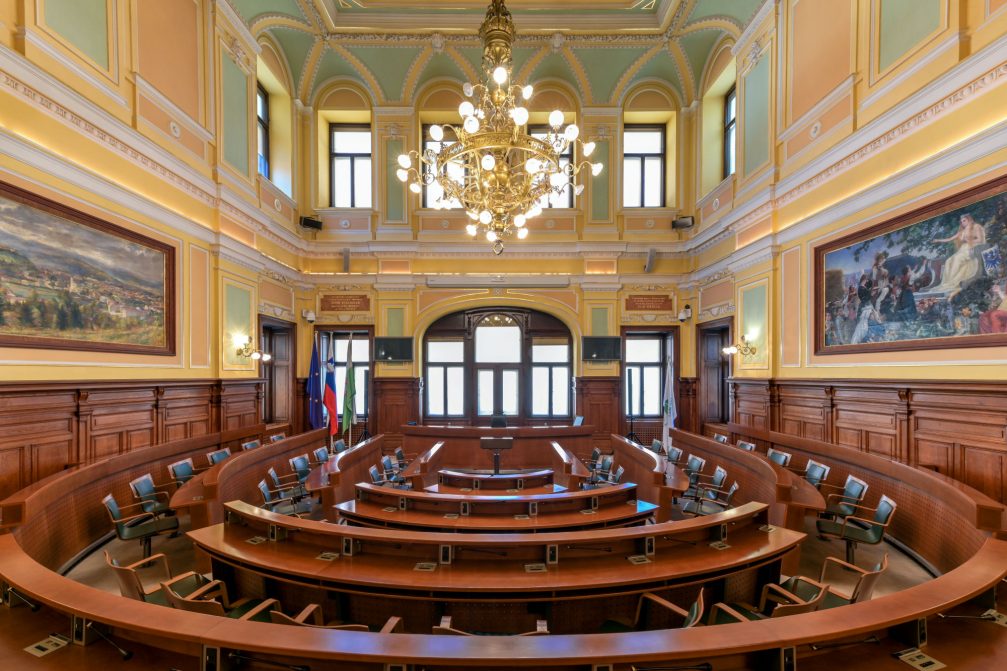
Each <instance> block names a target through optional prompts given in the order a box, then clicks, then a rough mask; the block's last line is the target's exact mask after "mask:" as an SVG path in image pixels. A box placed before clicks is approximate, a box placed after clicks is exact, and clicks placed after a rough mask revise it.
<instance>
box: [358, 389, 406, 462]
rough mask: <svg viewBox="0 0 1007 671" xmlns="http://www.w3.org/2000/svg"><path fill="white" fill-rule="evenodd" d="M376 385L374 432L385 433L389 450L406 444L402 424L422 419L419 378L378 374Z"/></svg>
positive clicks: (385, 445)
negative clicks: (381, 375) (379, 375)
mask: <svg viewBox="0 0 1007 671" xmlns="http://www.w3.org/2000/svg"><path fill="white" fill-rule="evenodd" d="M373 388H374V395H373V397H372V402H371V408H372V413H371V414H372V417H371V418H370V423H371V427H372V428H371V431H372V433H373V434H374V435H378V434H384V436H385V438H384V443H383V449H384V450H385V451H390V450H394V449H395V448H396V447H401V446H402V425H403V424H406V423H407V422H418V421H419V419H420V397H419V393H420V392H419V380H418V379H417V378H413V377H376V378H374V380H373ZM357 435H359V433H358V434H357Z"/></svg>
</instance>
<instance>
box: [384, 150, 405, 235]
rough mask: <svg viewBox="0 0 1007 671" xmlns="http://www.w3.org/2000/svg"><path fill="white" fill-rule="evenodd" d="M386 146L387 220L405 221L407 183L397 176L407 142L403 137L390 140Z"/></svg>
mask: <svg viewBox="0 0 1007 671" xmlns="http://www.w3.org/2000/svg"><path fill="white" fill-rule="evenodd" d="M385 147H386V148H385V185H386V188H385V221H405V219H406V202H405V193H404V192H405V189H404V188H403V187H404V186H405V185H404V184H403V183H402V182H400V181H399V178H398V177H396V176H395V173H396V171H397V170H398V169H399V154H402V153H403V152H404V148H405V144H404V142H403V141H402V140H401V139H399V140H388V142H387V143H386V145H385Z"/></svg>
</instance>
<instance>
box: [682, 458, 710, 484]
mask: <svg viewBox="0 0 1007 671" xmlns="http://www.w3.org/2000/svg"><path fill="white" fill-rule="evenodd" d="M704 468H706V459H703V458H702V457H697V456H696V455H694V454H690V455H689V457H688V458H687V459H686V460H685V474H686V475H688V476H689V482H695V481H696V480H698V479H699V478H698V477H697V476H698V475H699V474H700V473H701V472H702V470H703V469H704Z"/></svg>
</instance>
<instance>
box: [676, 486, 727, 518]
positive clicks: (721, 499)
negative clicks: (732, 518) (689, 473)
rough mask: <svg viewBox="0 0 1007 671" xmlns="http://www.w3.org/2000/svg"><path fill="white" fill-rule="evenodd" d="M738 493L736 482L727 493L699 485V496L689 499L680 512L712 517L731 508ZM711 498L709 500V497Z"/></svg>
mask: <svg viewBox="0 0 1007 671" xmlns="http://www.w3.org/2000/svg"><path fill="white" fill-rule="evenodd" d="M737 493H738V481H737V480H735V481H734V484H733V485H731V488H730V489H728V490H727V491H724V490H722V489H712V488H707V487H703V486H702V485H700V490H699V496H698V497H696V498H695V499H689V500H688V501H686V502H685V503H683V504H682V512H683V513H687V514H689V515H696V516H702V515H714V514H716V513H720V512H723V511H725V510H729V509H730V508H731V506H732V503H731V500H732V499H734V495H735V494H737ZM711 496H712V497H713V498H710V497H711Z"/></svg>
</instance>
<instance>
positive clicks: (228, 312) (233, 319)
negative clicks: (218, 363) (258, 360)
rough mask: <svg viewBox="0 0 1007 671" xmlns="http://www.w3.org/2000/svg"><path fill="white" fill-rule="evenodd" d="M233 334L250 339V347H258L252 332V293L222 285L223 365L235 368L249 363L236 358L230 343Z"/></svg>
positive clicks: (234, 286)
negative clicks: (242, 335)
mask: <svg viewBox="0 0 1007 671" xmlns="http://www.w3.org/2000/svg"><path fill="white" fill-rule="evenodd" d="M235 334H244V335H248V336H250V337H251V338H252V347H258V346H259V343H258V342H256V340H255V332H254V331H253V330H252V292H251V291H250V290H248V289H244V288H242V287H239V286H236V285H234V284H224V363H226V364H229V365H232V366H236V365H241V364H247V363H249V361H248V359H244V358H241V357H238V356H237V354H236V349H237V348H236V347H234V345H233V343H232V340H231V339H232V337H233V336H234V335H235Z"/></svg>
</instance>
